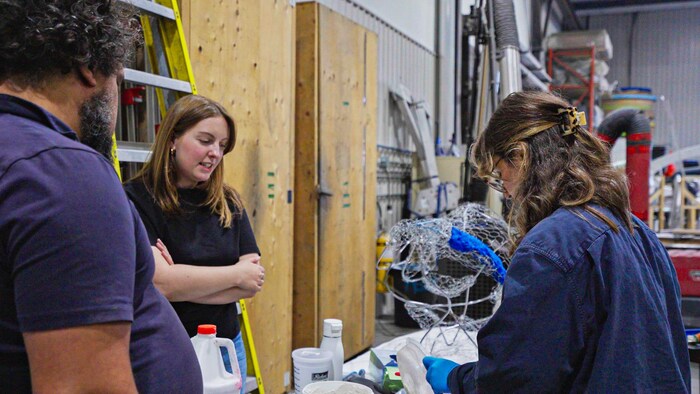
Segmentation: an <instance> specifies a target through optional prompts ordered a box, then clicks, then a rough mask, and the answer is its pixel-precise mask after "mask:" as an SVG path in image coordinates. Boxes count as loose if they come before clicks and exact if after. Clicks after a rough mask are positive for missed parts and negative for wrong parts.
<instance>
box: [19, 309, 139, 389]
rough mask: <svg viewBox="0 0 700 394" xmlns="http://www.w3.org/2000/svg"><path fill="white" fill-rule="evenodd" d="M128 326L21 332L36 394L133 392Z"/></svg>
mask: <svg viewBox="0 0 700 394" xmlns="http://www.w3.org/2000/svg"><path fill="white" fill-rule="evenodd" d="M130 334H131V324H130V323H127V322H118V323H104V324H93V325H87V326H78V327H72V328H64V329H57V330H50V331H36V332H25V333H24V334H23V336H24V343H25V346H26V348H27V354H28V356H29V367H30V371H31V376H32V390H33V391H34V392H37V393H48V392H56V393H59V392H60V393H87V392H95V393H116V392H119V393H136V384H135V383H134V376H133V374H132V372H131V360H130V359H129V337H130Z"/></svg>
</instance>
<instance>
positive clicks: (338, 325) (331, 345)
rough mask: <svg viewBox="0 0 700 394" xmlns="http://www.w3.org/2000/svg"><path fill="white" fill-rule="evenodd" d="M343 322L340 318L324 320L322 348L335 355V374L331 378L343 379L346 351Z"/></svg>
mask: <svg viewBox="0 0 700 394" xmlns="http://www.w3.org/2000/svg"><path fill="white" fill-rule="evenodd" d="M342 334H343V322H342V321H341V320H338V319H324V320H323V339H322V340H321V350H326V351H329V352H331V354H332V355H333V358H332V360H333V370H332V371H333V374H332V375H331V376H330V379H329V380H343V361H345V352H344V350H343V341H342Z"/></svg>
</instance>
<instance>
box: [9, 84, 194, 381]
mask: <svg viewBox="0 0 700 394" xmlns="http://www.w3.org/2000/svg"><path fill="white" fill-rule="evenodd" d="M154 267H155V266H154V261H153V254H152V252H151V247H150V244H149V242H148V237H147V235H146V231H145V229H144V227H143V224H142V223H141V220H140V219H139V217H138V214H137V212H136V210H135V208H134V207H133V205H132V204H131V203H130V202H129V201H128V199H127V197H126V194H125V193H124V191H123V189H122V187H121V184H120V182H119V179H118V177H117V176H116V173H115V171H114V169H113V168H112V166H111V163H110V162H109V161H107V160H106V159H105V158H104V157H102V156H101V155H100V154H98V153H97V152H95V151H94V150H92V149H91V148H89V147H87V146H85V145H83V144H81V143H80V142H78V140H77V137H76V134H75V133H74V132H73V131H72V130H71V129H70V128H69V127H68V126H67V125H66V124H64V123H63V122H61V121H60V120H59V119H58V118H56V117H54V116H53V115H51V114H50V113H48V112H46V111H45V110H43V109H42V108H40V107H38V106H36V105H34V104H32V103H29V102H27V101H24V100H21V99H19V98H16V97H12V96H8V95H0V388H1V389H2V391H7V392H13V393H22V392H30V391H31V387H30V376H29V365H28V361H27V356H26V350H25V347H24V342H23V339H22V332H30V331H45V330H55V329H61V328H67V327H76V326H81V325H87V324H95V323H106V322H117V321H128V322H131V323H132V326H131V327H132V328H131V344H130V356H131V364H132V368H133V373H134V377H135V380H136V385H137V388H138V390H139V391H140V392H142V393H174V392H178V393H199V392H201V391H202V377H201V372H200V369H199V365H198V362H197V359H196V355H195V354H194V349H193V347H192V345H191V343H190V340H189V338H188V336H187V334H186V332H185V330H184V328H183V327H182V325H181V324H180V322H179V320H178V318H177V315H176V314H175V312H174V311H173V309H172V307H171V306H170V304H169V303H168V302H167V300H166V299H165V298H164V297H163V296H162V295H161V294H160V293H159V292H158V291H157V290H156V288H155V287H154V285H153V283H152V278H153V272H154V269H155V268H154ZM65 345H66V346H67V347H69V346H80V345H81V344H80V343H67V344H65Z"/></svg>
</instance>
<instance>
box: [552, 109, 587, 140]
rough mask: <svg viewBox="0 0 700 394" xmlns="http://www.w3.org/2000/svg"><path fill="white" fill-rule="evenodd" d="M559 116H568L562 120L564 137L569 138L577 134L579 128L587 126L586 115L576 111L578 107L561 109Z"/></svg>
mask: <svg viewBox="0 0 700 394" xmlns="http://www.w3.org/2000/svg"><path fill="white" fill-rule="evenodd" d="M557 113H558V114H560V115H561V114H566V117H565V118H563V119H562V124H561V128H562V133H561V135H562V136H567V135H570V134H574V133H576V127H577V126H585V125H586V114H585V113H583V112H579V111H577V110H576V107H567V108H560V109H559V111H557Z"/></svg>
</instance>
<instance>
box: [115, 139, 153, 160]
mask: <svg viewBox="0 0 700 394" xmlns="http://www.w3.org/2000/svg"><path fill="white" fill-rule="evenodd" d="M150 155H151V144H149V143H146V142H128V141H117V157H119V161H123V162H129V163H145V162H146V161H147V160H148V157H149V156H150Z"/></svg>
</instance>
